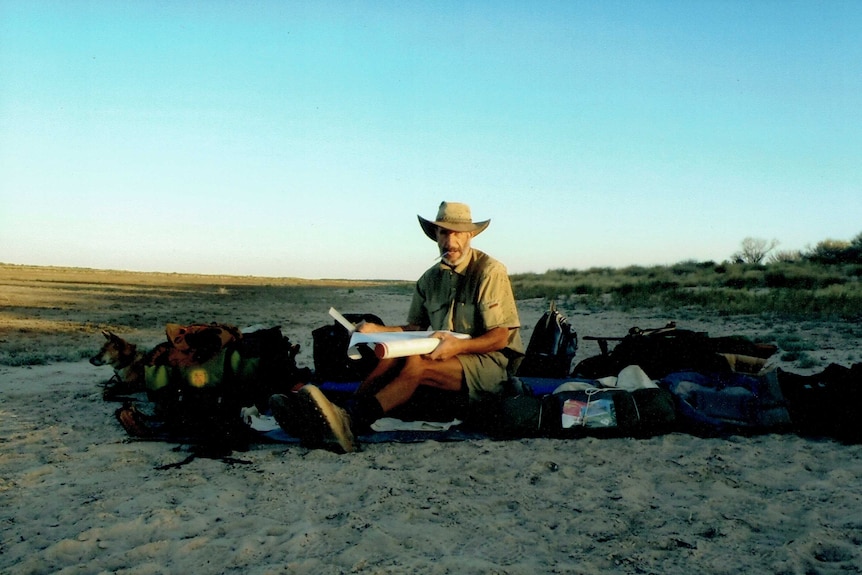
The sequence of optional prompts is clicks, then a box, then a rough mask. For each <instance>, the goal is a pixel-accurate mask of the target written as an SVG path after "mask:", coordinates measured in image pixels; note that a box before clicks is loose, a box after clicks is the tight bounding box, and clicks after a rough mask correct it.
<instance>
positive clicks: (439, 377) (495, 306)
mask: <svg viewBox="0 0 862 575" xmlns="http://www.w3.org/2000/svg"><path fill="white" fill-rule="evenodd" d="M418 218H419V224H420V226H421V227H422V230H423V231H424V232H425V235H427V236H428V237H429V238H430V239H432V240H434V241H436V242H437V247H438V249H439V252H440V262H439V263H437V264H435V265H433V266H432V267H431V268H429V269H428V270H427V271H426V272H425V273H424V274H423V275H422V277H420V278H419V280H418V281H417V282H416V287H415V291H414V294H413V300H412V303H411V305H410V311H409V312H408V315H407V323H406V324H405V325H402V326H382V325H378V324H372V323H361V324H359V325H358V326H357V329H358V330H359V331H360V332H363V333H374V332H382V331H418V330H434V332H435V333H434V334H433V337H436V338H438V339H439V340H440V343H439V344H438V345H437V347H436V348H435V349H434V350H433V351H432V352H431V353H429V354H427V355H414V356H408V357H406V358H398V359H384V360H381V361H380V363H379V364H378V365H377V367H376V368H375V369H374V370H373V371H372V372H371V374H369V376H368V377H367V378H366V380H365V381H363V382H362V384H361V385H360V387H359V390H358V391H357V394H356V397H355V398H354V399H353V400H352V401H351V402H350V403H349V404H348V405H347V409H346V410H345V409H342V408H341V407H338V406H336V405H334V404H332V403H331V402H330V401H329V400H328V399H327V398H326V397H325V396H324V395H323V392H321V391H320V389H318V388H317V387H315V386H313V385H307V386H305V387H303V388H302V389H301V390H300V391H299V392H297V393H296V394H294V395H295V397H292V396H284V395H278V396H273V397H272V399H271V400H270V405H271V407H272V409H273V413H274V415H275V417H276V420H277V421H278V422H279V424H280V425H282V427H284V428H285V429H287V430H288V431H289V432H294V433H297V434H299V435H300V437H301V439H302V440H303V442H304V443H305V444H307V445H310V446H329V447H333V448H336V449H340V450H341V451H345V452H350V451H355V449H356V441H355V438H354V434H356V433H362V432H364V431H366V430H367V429H368V428H369V427H370V425H371V424H372V423H373V422H374V421H376V420H377V419H379V418H380V417H383V415H384V414H387V413H390V412H392V411H393V410H395V409H396V408H399V407H401V406H404V405H405V404H408V402H410V401H415V400H416V398H417V397H420V396H421V397H431V398H440V397H441V394H442V396H443V397H446V398H448V399H451V400H453V402H455V403H457V402H458V400H461V399H463V400H464V401H465V402H466V403H468V404H469V403H470V402H474V401H477V400H479V399H480V398H481V397H482V395H484V394H486V393H492V394H493V393H499V392H500V391H501V389H502V385H503V383H504V382H505V381H506V380H507V379H508V377H509V375H510V374H511V373H513V372H514V369H515V368H516V367H517V363H518V362H519V361H520V358H521V356H522V355H523V351H524V348H523V343H522V342H521V335H520V320H519V318H518V311H517V308H516V307H515V298H514V296H513V294H512V286H511V283H510V281H509V276H508V273H507V271H506V268H505V267H504V266H503V264H501V263H500V262H498V261H497V260H495V259H493V258H492V257H490V256H488V255H487V254H485V253H483V252H481V251H479V250H477V249H474V248H473V247H472V246H471V242H472V239H473V238H474V237H475V236H477V235H478V234H480V233H481V232H483V231H484V230H485V229H486V228H487V227H488V225H489V224H490V220H485V221H481V222H473V220H472V216H471V214H470V208H469V206H467V205H466V204H461V203H454V202H443V203H441V204H440V208H439V210H438V212H437V218H436V219H435V220H433V221H432V220H427V219H425V218H423V217H422V216H418ZM453 331H454V332H459V333H464V334H467V335H469V336H470V338H468V339H464V338H457V337H454V336H453V335H451V333H447V332H453ZM427 390H439V392H438V393H432V394H422V393H419V392H422V391H427ZM435 401H436V400H435Z"/></svg>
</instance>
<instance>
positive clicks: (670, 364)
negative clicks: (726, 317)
mask: <svg viewBox="0 0 862 575" xmlns="http://www.w3.org/2000/svg"><path fill="white" fill-rule="evenodd" d="M584 339H591V340H597V341H598V343H599V347H600V348H601V351H602V353H601V354H600V355H597V356H593V357H588V358H586V359H584V360H582V361H581V362H580V363H578V365H577V366H576V367H575V370H574V375H576V376H578V377H584V378H589V379H600V378H602V377H607V376H615V375H617V374H618V373H619V372H620V371H621V370H622V369H623V368H625V367H628V366H629V365H637V366H640V367H641V369H643V370H644V371H645V372H646V374H647V375H648V376H649V378H650V379H654V380H656V379H661V378H662V377H664V376H665V375H667V374H668V373H672V372H676V371H687V370H691V371H703V372H729V371H730V365H729V363H728V361H727V359H726V358H725V357H723V356H721V355H719V354H718V353H717V350H716V348H715V345H714V343H713V342H712V340H711V339H710V338H709V336H708V335H707V334H706V333H704V332H695V331H690V330H685V329H677V328H676V325H675V324H674V323H669V324H668V325H667V326H665V327H663V328H657V329H647V330H642V329H639V328H637V327H633V328H631V329H630V330H629V333H628V335H626V336H625V337H623V338H613V337H593V336H587V337H585V338H584ZM609 340H618V341H619V343H617V345H616V346H615V347H614V348H613V350H611V351H610V352H608V351H607V342H608V341H609Z"/></svg>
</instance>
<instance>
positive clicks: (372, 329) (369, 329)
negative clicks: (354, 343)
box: [356, 320, 421, 333]
mask: <svg viewBox="0 0 862 575" xmlns="http://www.w3.org/2000/svg"><path fill="white" fill-rule="evenodd" d="M420 329H421V328H420V327H419V326H418V325H413V324H407V325H380V324H379V323H370V322H367V321H364V320H363V321H361V322H359V323H358V324H356V331H358V332H359V333H384V332H393V331H419V330H420Z"/></svg>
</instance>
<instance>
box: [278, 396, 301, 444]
mask: <svg viewBox="0 0 862 575" xmlns="http://www.w3.org/2000/svg"><path fill="white" fill-rule="evenodd" d="M269 409H270V410H271V411H272V415H273V417H275V421H276V423H278V426H279V427H281V428H282V429H283V430H284V431H285V433H287V434H288V435H291V436H293V437H300V438H301V437H302V432H303V428H304V427H306V425H305V418H304V417H303V413H304V410H303V409H302V405H301V404H300V401H299V399H298V398H297V395H296V393H294V392H289V393H286V394H281V393H277V394H275V395H273V396H272V397H270V398H269Z"/></svg>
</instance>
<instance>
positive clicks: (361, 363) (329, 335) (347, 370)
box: [311, 313, 383, 383]
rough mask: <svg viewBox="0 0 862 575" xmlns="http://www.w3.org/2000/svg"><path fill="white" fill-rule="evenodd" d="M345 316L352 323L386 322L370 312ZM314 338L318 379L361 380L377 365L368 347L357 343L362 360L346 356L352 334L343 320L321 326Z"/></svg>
mask: <svg viewBox="0 0 862 575" xmlns="http://www.w3.org/2000/svg"><path fill="white" fill-rule="evenodd" d="M344 317H345V319H347V320H348V321H350V322H351V323H359V322H360V321H363V320H364V321H367V322H369V323H378V324H381V325H383V320H381V319H380V318H379V317H377V316H376V315H374V314H369V313H364V314H363V313H346V314H344ZM311 337H312V340H313V349H312V355H313V357H314V376H315V379H317V380H318V381H331V382H336V383H337V382H348V381H362V380H363V379H364V378H365V376H367V375H368V374H369V373H370V372H371V370H372V369H374V366H375V365H377V358H376V357H375V356H374V353H373V352H372V351H371V350H370V349H366V348H367V347H368V346H364V345H363V346H358V347H359V352H360V353H362V354H363V355H362V358H360V359H350V358H349V357H347V348H348V344H349V343H350V334H349V333H348V332H347V329H346V328H345V327H344V326H343V325H341V324H340V323H338V322H337V321H336V322H333V323H332V324H329V325H325V326H322V327H319V328H317V329H315V330H314V331H312V332H311Z"/></svg>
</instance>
